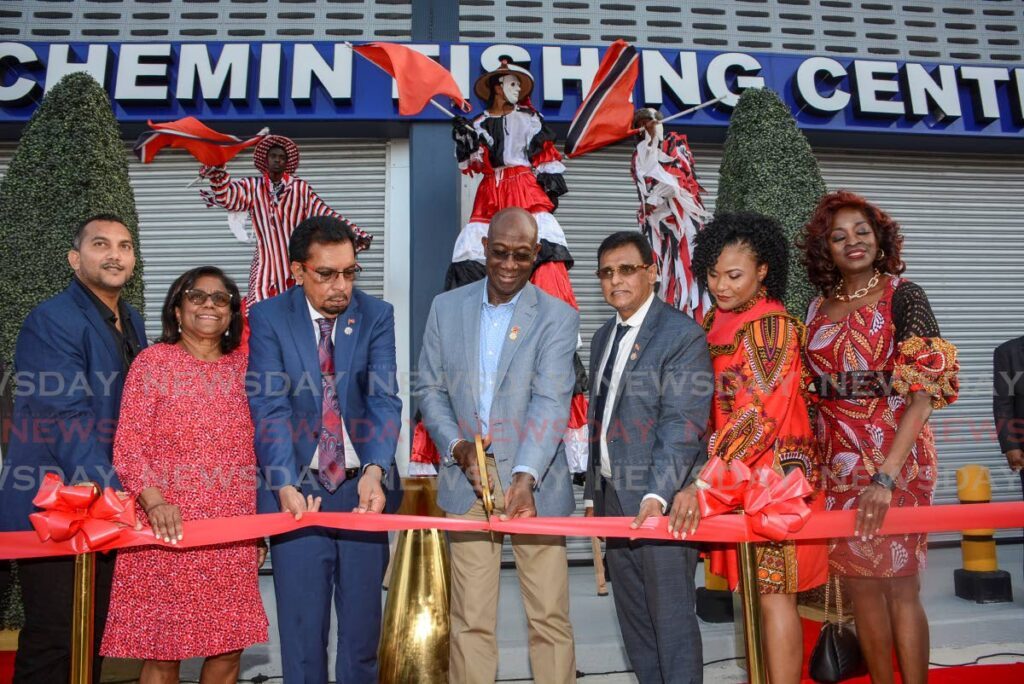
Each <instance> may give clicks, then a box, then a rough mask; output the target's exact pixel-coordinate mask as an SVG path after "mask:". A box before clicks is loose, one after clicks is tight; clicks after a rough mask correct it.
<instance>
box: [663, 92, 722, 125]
mask: <svg viewBox="0 0 1024 684" xmlns="http://www.w3.org/2000/svg"><path fill="white" fill-rule="evenodd" d="M727 97H729V93H726V94H725V95H719V96H718V97H716V98H715V99H714V100H708V101H707V102H701V103H700V104H699V105H697V106H696V107H690V108H689V109H684V110H683V111H681V112H678V113H676V114H673V115H672V116H666V117H665V118H664V119H662V120H661V123H663V124H667V123H668V122H669V121H673V120H674V119H678V118H679V117H682V116H686V115H687V114H692V113H693V112H696V111H699V110H701V109H704V108H705V107H710V106H711V105H713V104H715V103H716V102H721V101H722V100H724V99H725V98H727Z"/></svg>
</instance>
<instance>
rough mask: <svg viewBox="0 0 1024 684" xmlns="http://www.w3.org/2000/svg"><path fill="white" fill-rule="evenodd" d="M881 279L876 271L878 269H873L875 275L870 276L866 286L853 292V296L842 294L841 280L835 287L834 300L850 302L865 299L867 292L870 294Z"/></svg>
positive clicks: (880, 275) (842, 283)
mask: <svg viewBox="0 0 1024 684" xmlns="http://www.w3.org/2000/svg"><path fill="white" fill-rule="evenodd" d="M881 277H882V274H881V273H880V272H879V271H878V269H875V274H874V275H873V276H871V280H869V281H868V284H867V285H866V286H864V287H862V288H860V289H859V290H857V291H855V292H854V293H853V294H843V285H845V283H844V282H843V280H842V279H840V281H839V284H838V285H836V290H835V296H836V299H838V300H839V301H841V302H852V301H853V300H855V299H860V298H861V297H866V296H867V294H868V292H871V290H872V288H874V287H875V285H877V284H878V279H879V278H881Z"/></svg>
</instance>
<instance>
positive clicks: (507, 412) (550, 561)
mask: <svg viewBox="0 0 1024 684" xmlns="http://www.w3.org/2000/svg"><path fill="white" fill-rule="evenodd" d="M482 246H483V252H484V255H485V257H486V272H487V276H486V278H485V279H484V280H482V281H477V282H475V283H471V284H469V285H465V286H463V287H460V288H457V289H454V290H451V291H449V292H445V293H443V294H441V295H438V296H437V297H436V298H435V299H434V302H433V305H432V306H431V309H430V315H429V317H428V319H427V328H426V330H425V332H424V334H423V348H422V351H421V353H420V361H419V369H418V370H419V372H418V375H417V383H416V395H417V396H418V397H420V410H421V412H422V414H423V421H424V423H425V424H426V426H427V430H428V431H429V432H430V435H431V437H432V438H433V440H434V443H435V444H436V446H437V448H438V451H440V453H441V454H442V458H441V467H440V472H439V474H438V495H437V503H438V505H439V506H440V507H441V508H442V509H444V510H445V512H446V513H447V515H448V516H450V517H453V518H462V519H469V520H484V519H486V518H487V516H488V511H487V510H486V508H485V505H484V498H483V497H484V487H485V486H486V487H488V488H489V489H490V492H491V493H490V496H491V497H493V499H492V500H493V512H494V514H496V515H500V516H501V517H502V519H509V518H527V517H533V516H537V515H541V516H564V515H569V514H570V513H571V512H572V510H573V508H574V502H573V495H572V484H571V476H570V474H569V468H568V464H567V462H566V457H565V447H564V446H563V445H562V434H563V432H564V431H565V426H566V421H567V420H568V417H569V402H570V397H571V395H572V388H573V382H574V379H575V373H574V370H573V362H572V357H573V352H574V351H575V349H576V340H577V335H578V333H579V314H578V313H577V312H576V311H575V309H573V308H572V307H570V306H569V305H568V304H566V303H565V302H563V301H561V300H559V299H556V298H555V297H552V296H550V295H548V294H546V293H544V292H542V291H541V290H540V289H539V288H537V287H536V286H534V285H531V284H530V283H529V280H530V274H531V272H532V271H533V264H534V259H535V257H536V255H537V251H538V249H539V245H538V242H537V224H536V222H535V221H534V219H533V217H532V216H531V215H530V213H529V212H528V211H526V210H525V209H520V208H509V209H503V210H502V211H499V212H498V213H496V214H495V215H494V218H493V219H492V220H491V223H490V226H489V227H488V230H487V237H485V238H483V239H482ZM477 436H479V437H480V438H481V440H482V444H483V446H484V448H485V449H486V457H485V468H486V471H487V472H486V478H483V477H482V473H481V472H480V471H479V468H478V466H477V463H478V461H477V451H476V447H475V443H474V442H475V438H476V437H477ZM484 479H486V485H485V484H484ZM449 540H450V542H451V544H450V548H451V569H452V586H451V633H450V644H451V651H450V655H451V660H450V665H449V679H450V681H451V682H452V684H485V683H486V682H493V681H494V680H495V677H496V675H497V668H498V643H497V636H496V629H497V624H498V619H499V616H498V586H499V577H500V571H501V546H502V539H501V535H494V536H493V537H492V536H491V535H489V534H487V533H475V532H459V533H455V532H452V533H450V534H449ZM512 549H513V551H514V553H515V559H516V569H517V571H518V573H519V582H520V589H521V592H522V595H523V602H524V604H525V608H526V617H527V621H528V624H529V630H530V664H531V665H532V668H533V676H534V680H535V681H536V682H539V683H541V684H549V683H551V684H555V683H557V684H563V683H568V682H575V681H576V660H575V655H574V650H573V634H572V626H571V625H570V623H569V577H568V562H567V559H566V553H565V538H564V537H552V536H543V535H514V536H513V537H512Z"/></svg>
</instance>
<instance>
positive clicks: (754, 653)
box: [736, 542, 768, 684]
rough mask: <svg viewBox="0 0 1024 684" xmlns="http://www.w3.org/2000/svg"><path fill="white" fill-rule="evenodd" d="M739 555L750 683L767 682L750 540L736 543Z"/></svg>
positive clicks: (759, 605)
mask: <svg viewBox="0 0 1024 684" xmlns="http://www.w3.org/2000/svg"><path fill="white" fill-rule="evenodd" d="M736 546H737V549H736V551H737V554H738V555H739V557H740V590H741V598H742V600H743V637H744V642H745V645H746V652H747V674H748V676H749V678H750V684H768V674H767V672H766V670H765V663H764V655H763V654H762V652H761V602H760V596H759V595H758V592H757V547H756V546H755V545H754V544H753V543H751V542H743V543H742V544H737V545H736Z"/></svg>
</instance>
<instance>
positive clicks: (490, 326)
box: [477, 281, 523, 436]
mask: <svg viewBox="0 0 1024 684" xmlns="http://www.w3.org/2000/svg"><path fill="white" fill-rule="evenodd" d="M522 294H523V291H522V290H520V291H519V292H517V293H516V296H515V297H513V298H512V299H511V300H509V301H507V302H505V303H504V304H491V303H490V302H488V301H487V282H486V281H484V297H483V301H482V303H481V305H480V369H479V370H480V403H479V404H478V406H477V417H478V418H479V420H480V435H481V436H484V435H487V434H488V433H489V432H490V421H491V403H492V402H493V401H494V390H495V389H496V387H495V381H496V380H497V379H498V362H499V361H500V360H501V350H502V349H503V348H504V347H505V340H506V338H507V337H508V335H509V325H511V323H512V314H514V313H515V311H516V302H518V301H519V297H520V296H521V295H522Z"/></svg>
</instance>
